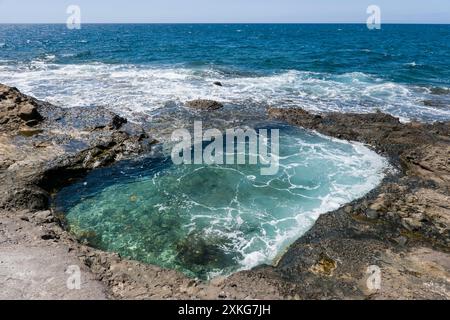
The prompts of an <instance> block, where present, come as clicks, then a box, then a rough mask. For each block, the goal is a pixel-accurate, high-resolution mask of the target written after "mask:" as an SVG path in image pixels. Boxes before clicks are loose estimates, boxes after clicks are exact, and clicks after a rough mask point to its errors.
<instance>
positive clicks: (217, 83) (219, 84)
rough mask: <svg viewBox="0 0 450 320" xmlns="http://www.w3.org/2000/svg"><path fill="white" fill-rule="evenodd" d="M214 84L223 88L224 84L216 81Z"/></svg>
mask: <svg viewBox="0 0 450 320" xmlns="http://www.w3.org/2000/svg"><path fill="white" fill-rule="evenodd" d="M213 84H214V85H215V86H218V87H223V84H222V82H220V81H215V82H213Z"/></svg>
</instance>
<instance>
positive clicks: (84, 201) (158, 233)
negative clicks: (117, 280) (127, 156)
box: [55, 127, 388, 279]
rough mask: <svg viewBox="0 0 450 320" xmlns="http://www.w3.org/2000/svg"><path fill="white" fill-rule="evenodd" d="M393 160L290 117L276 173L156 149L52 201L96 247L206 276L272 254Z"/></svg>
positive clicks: (357, 193)
mask: <svg viewBox="0 0 450 320" xmlns="http://www.w3.org/2000/svg"><path fill="white" fill-rule="evenodd" d="M387 167H388V164H387V161H386V160H385V159H384V158H382V157H381V156H379V155H377V154H376V153H375V152H373V151H371V150H369V149H368V148H366V147H364V146H363V145H361V144H358V143H349V142H345V141H340V140H336V139H331V138H328V137H325V136H321V135H318V134H316V133H312V132H309V131H305V130H303V129H299V128H293V127H283V128H282V129H281V130H280V170H279V172H278V174H276V175H274V176H262V175H260V166H258V165H209V166H208V165H174V164H173V163H172V161H171V159H170V157H164V156H161V157H150V158H146V159H141V160H138V161H128V162H121V163H118V164H117V165H115V166H113V167H110V168H104V169H98V170H95V171H93V172H92V173H90V174H89V175H88V176H87V177H86V178H85V179H83V181H80V182H78V183H76V184H73V185H71V186H69V187H66V188H64V189H63V190H61V191H60V192H59V193H58V195H57V197H56V199H55V206H56V208H57V209H58V210H61V211H63V212H64V213H65V214H66V219H67V223H68V227H69V228H70V231H71V232H73V234H75V235H76V236H77V237H78V238H79V239H80V240H82V241H87V242H88V243H89V244H90V245H92V246H94V247H97V248H100V249H103V250H107V251H113V252H117V253H119V254H120V255H121V256H123V257H127V258H130V259H134V260H138V261H142V262H145V263H149V264H155V265H159V266H161V267H165V268H172V269H176V270H179V271H181V272H183V273H185V274H187V275H189V276H192V277H197V278H203V279H206V278H210V277H213V276H216V275H227V274H230V273H232V272H234V271H237V270H242V269H249V268H252V267H254V266H256V265H258V264H262V263H269V264H270V263H272V262H273V261H274V259H275V258H276V257H277V256H278V255H279V254H280V253H282V252H283V250H284V249H285V248H286V247H287V246H288V245H289V244H291V243H292V242H293V241H294V240H295V239H296V238H298V237H300V236H301V235H302V234H303V233H305V232H306V231H307V230H308V229H309V228H310V227H311V226H312V225H313V224H314V222H315V220H316V219H317V218H318V216H319V215H320V214H322V213H325V212H327V211H330V210H334V209H337V208H339V207H340V206H342V205H343V204H345V203H348V202H350V201H352V200H355V199H357V198H360V197H362V196H364V195H365V194H366V193H368V192H369V191H370V190H372V189H373V188H374V187H376V186H377V185H378V184H379V183H380V182H381V180H382V179H383V176H384V172H385V170H386V168H387Z"/></svg>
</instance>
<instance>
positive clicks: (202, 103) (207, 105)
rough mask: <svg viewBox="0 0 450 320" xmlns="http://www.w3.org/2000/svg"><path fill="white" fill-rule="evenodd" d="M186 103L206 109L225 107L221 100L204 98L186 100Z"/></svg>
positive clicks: (194, 107)
mask: <svg viewBox="0 0 450 320" xmlns="http://www.w3.org/2000/svg"><path fill="white" fill-rule="evenodd" d="M186 105H187V106H188V107H189V108H192V109H197V110H206V111H212V110H218V109H221V108H223V104H222V103H220V102H217V101H214V100H203V99H199V100H192V101H188V102H186Z"/></svg>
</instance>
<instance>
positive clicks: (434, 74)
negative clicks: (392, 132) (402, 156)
mask: <svg viewBox="0 0 450 320" xmlns="http://www.w3.org/2000/svg"><path fill="white" fill-rule="evenodd" d="M215 81H220V82H221V83H222V84H223V86H222V87H219V86H215V85H213V82H215ZM0 82H1V83H5V84H7V85H13V86H16V87H18V88H19V89H20V90H22V91H24V92H25V93H28V94H31V95H34V96H36V97H38V98H41V99H45V100H48V101H50V102H53V103H55V104H59V105H63V106H67V107H70V106H75V105H107V106H109V107H110V108H111V109H113V110H114V111H117V112H119V113H121V114H124V115H130V114H132V113H133V112H144V113H147V114H150V115H151V114H154V113H155V112H157V111H158V110H161V108H164V106H166V105H167V104H168V103H170V104H173V103H175V104H181V103H183V102H185V101H187V100H190V99H196V98H209V99H215V100H220V101H221V102H224V103H226V104H227V103H228V104H233V105H238V106H243V107H245V106H246V105H250V104H251V105H252V106H258V105H260V106H262V107H265V106H267V105H272V106H277V107H291V106H294V107H295V106H298V107H302V108H305V109H308V110H311V111H314V112H323V111H338V112H370V111H374V110H377V109H379V110H382V111H385V112H388V113H390V114H393V115H395V116H398V117H400V118H401V119H402V120H403V121H410V120H413V119H417V120H422V121H436V120H449V119H450V107H449V105H450V25H383V26H382V29H381V30H368V29H367V27H366V26H365V25H362V24H361V25H356V24H342V25H338V24H292V25H290V24H286V25H283V24H249V25H246V24H83V25H82V28H81V29H80V30H69V29H67V28H66V26H65V25H62V24H61V25H45V24H41V25H32V24H31V25H0Z"/></svg>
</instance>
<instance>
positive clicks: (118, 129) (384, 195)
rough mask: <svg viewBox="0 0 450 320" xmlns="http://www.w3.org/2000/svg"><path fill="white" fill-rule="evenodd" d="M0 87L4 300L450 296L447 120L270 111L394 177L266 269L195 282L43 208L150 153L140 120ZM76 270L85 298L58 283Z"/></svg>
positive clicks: (326, 219) (327, 218) (0, 276)
mask: <svg viewBox="0 0 450 320" xmlns="http://www.w3.org/2000/svg"><path fill="white" fill-rule="evenodd" d="M0 88H1V92H2V98H1V100H0V119H1V121H2V122H1V125H0V178H1V181H2V184H0V261H2V262H3V263H1V264H0V282H1V283H2V285H3V287H2V288H4V290H2V292H0V297H2V298H26V299H33V298H39V297H44V298H60V299H63V298H92V299H103V298H113V299H118V298H119V299H122V298H123V299H157V298H159V299H161V298H171V299H177V298H184V299H386V298H393V299H398V298H406V299H450V294H449V292H450V287H449V286H450V255H449V252H450V248H449V247H450V243H449V238H450V237H449V217H450V212H449V210H450V208H449V186H450V185H449V183H450V179H449V178H450V163H449V159H450V157H449V155H450V125H449V123H434V124H421V123H409V124H402V123H400V122H399V121H398V119H396V118H394V117H392V116H389V115H386V114H382V113H375V114H364V115H362V114H339V113H331V114H322V115H315V114H311V113H308V112H306V111H304V110H301V109H273V108H272V109H269V112H268V113H269V116H270V117H271V118H273V119H278V120H281V121H284V122H288V123H291V124H294V125H298V126H302V127H305V128H308V129H312V130H316V131H318V132H321V133H323V134H327V135H330V136H334V137H338V138H341V139H349V140H356V141H361V142H364V143H367V144H370V145H371V146H373V147H374V148H375V149H376V150H377V151H378V152H380V153H382V154H384V155H386V156H388V157H389V159H390V160H391V162H392V164H393V166H394V167H396V168H397V172H392V173H390V174H388V176H387V177H386V179H385V180H384V181H383V183H382V184H381V185H380V186H379V187H378V188H377V189H375V190H373V191H372V192H371V193H370V194H368V195H367V196H366V197H364V198H363V199H360V200H357V201H354V202H353V203H350V204H347V205H346V206H344V207H342V208H340V209H339V210H336V211H334V212H330V213H328V214H324V215H322V216H320V217H319V219H318V220H317V221H316V223H315V225H314V227H313V228H312V229H311V230H309V231H308V232H307V233H306V234H305V235H304V236H302V237H301V238H300V239H298V240H297V241H296V242H295V243H294V244H292V245H291V246H290V247H289V248H287V249H286V251H285V252H284V254H283V255H282V256H280V257H279V259H278V262H277V264H276V265H275V266H260V267H257V268H255V269H253V270H248V271H242V272H238V273H235V274H233V275H231V276H230V277H227V278H224V277H219V278H216V279H213V280H212V281H210V282H204V281H199V280H194V279H190V278H187V277H186V276H184V275H183V274H180V273H178V272H176V271H173V270H165V269H162V268H159V267H156V266H152V265H146V264H142V263H139V262H136V261H129V260H126V259H123V258H121V257H120V256H118V255H117V254H114V253H107V252H103V251H101V250H97V249H94V248H91V247H88V246H86V245H84V244H82V243H79V242H78V241H77V239H76V238H75V236H74V235H72V234H71V233H69V232H67V231H66V230H65V229H64V228H63V227H62V226H63V223H62V222H63V220H62V219H61V217H60V216H59V215H58V214H57V213H55V212H53V211H52V210H51V209H50V208H49V199H50V195H51V194H52V193H54V192H55V191H57V190H58V189H59V188H60V187H61V186H62V185H64V184H66V183H70V182H71V181H72V180H73V179H77V178H78V177H81V176H83V175H84V174H86V172H87V171H89V170H91V169H93V168H97V167H101V166H105V165H108V164H111V163H113V162H114V161H117V160H120V159H123V158H126V157H134V156H136V155H138V154H140V153H142V152H146V151H148V150H149V149H150V148H151V145H152V143H153V139H151V138H150V137H149V135H148V134H147V133H146V132H144V130H143V129H142V128H141V127H140V126H139V125H136V124H133V123H130V122H128V121H126V119H124V118H122V117H120V116H118V115H115V114H113V113H111V112H109V111H107V110H106V109H104V108H101V107H90V108H71V109H62V108H58V107H56V106H53V105H51V104H48V103H45V102H42V101H38V100H36V99H33V98H31V97H28V96H26V95H23V94H21V93H20V92H18V91H17V90H16V89H13V88H9V87H6V86H0ZM5 97H6V98H5ZM199 104H200V105H202V104H203V103H199ZM210 104H211V102H208V103H205V105H206V106H207V105H210ZM23 105H31V106H33V107H31V108H28V107H26V108H25V107H24V108H23V112H22V111H20V110H21V106H23ZM213 105H214V104H213ZM205 108H206V110H208V109H209V108H208V107H205ZM37 114H38V115H39V116H37ZM30 117H31V118H30ZM32 120H35V121H36V122H33V123H29V122H30V121H32ZM30 125H31V126H30ZM23 128H26V129H27V130H28V131H27V133H26V134H24V132H23V131H22V130H23ZM31 130H33V131H31ZM187 258H189V257H187ZM73 265H75V266H77V265H78V266H79V267H80V271H81V272H82V273H83V279H85V280H83V281H84V282H83V284H82V287H81V288H82V291H75V292H73V291H70V290H68V289H67V287H66V277H65V276H62V273H65V272H66V271H67V270H66V269H67V268H68V267H69V266H73ZM14 270H16V272H17V270H19V271H20V272H22V273H20V274H27V275H31V276H27V277H24V278H20V277H16V276H15V274H11V272H13V273H14ZM374 276H380V279H381V284H380V286H379V287H377V286H374V285H373V284H374V283H375V284H376V281H375V282H373V277H374ZM50 278H51V279H53V280H52V281H47V280H48V279H50Z"/></svg>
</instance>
